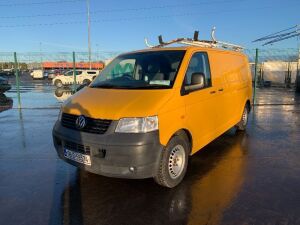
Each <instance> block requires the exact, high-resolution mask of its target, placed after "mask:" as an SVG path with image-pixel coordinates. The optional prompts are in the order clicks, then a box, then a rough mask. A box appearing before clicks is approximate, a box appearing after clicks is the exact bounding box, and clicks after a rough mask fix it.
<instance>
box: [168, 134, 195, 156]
mask: <svg viewBox="0 0 300 225" xmlns="http://www.w3.org/2000/svg"><path fill="white" fill-rule="evenodd" d="M181 135H182V136H185V137H186V139H187V141H188V142H189V147H190V149H189V150H190V153H191V152H192V148H193V137H192V134H191V132H190V131H189V130H188V129H186V128H182V129H180V130H178V131H176V132H175V133H174V134H173V135H172V137H174V136H181ZM172 137H171V138H172ZM171 138H170V140H171Z"/></svg>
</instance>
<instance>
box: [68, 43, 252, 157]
mask: <svg viewBox="0 0 300 225" xmlns="http://www.w3.org/2000/svg"><path fill="white" fill-rule="evenodd" d="M179 49H185V50H186V54H185V56H184V58H183V61H182V63H181V66H180V69H179V71H178V74H177V78H176V80H175V83H174V86H173V88H172V89H161V90H125V89H97V88H89V87H88V88H85V89H83V90H82V91H80V92H78V93H76V94H75V95H74V96H72V97H71V98H70V99H69V100H68V101H67V102H66V103H65V104H64V105H63V112H66V113H71V114H76V115H86V116H88V117H92V118H101V119H112V120H119V119H120V118H124V117H145V116H153V115H157V116H158V118H159V135H160V142H161V144H162V145H167V143H168V141H169V140H170V138H171V137H172V136H173V135H174V134H175V133H176V132H177V131H178V130H181V129H185V130H186V131H188V132H189V133H190V134H191V137H192V142H193V145H192V154H193V153H195V152H197V151H198V150H200V149H201V148H202V147H204V146H205V145H207V144H208V143H210V142H211V141H212V140H214V139H215V138H217V137H218V136H220V135H221V134H223V133H224V132H225V131H227V130H228V129H229V128H231V127H232V126H234V125H235V124H237V123H238V122H239V120H240V119H241V115H242V112H243V109H244V106H245V104H246V102H247V101H251V96H252V81H251V74H250V69H249V66H248V59H247V57H246V56H245V55H244V54H242V53H239V52H233V51H227V50H226V51H225V50H219V49H212V48H199V47H180V48H159V49H150V50H143V51H157V50H159V51H161V50H165V51H168V50H179ZM195 52H207V54H208V57H209V62H210V69H211V78H212V86H211V87H209V88H205V89H202V90H198V91H194V92H191V93H189V94H187V95H184V96H182V95H181V94H180V90H181V87H182V84H183V80H184V77H185V72H186V69H187V67H188V64H189V61H190V59H191V57H192V55H193V54H194V53H195ZM221 89H223V91H219V90H221ZM212 91H214V92H216V93H215V94H211V92H212Z"/></svg>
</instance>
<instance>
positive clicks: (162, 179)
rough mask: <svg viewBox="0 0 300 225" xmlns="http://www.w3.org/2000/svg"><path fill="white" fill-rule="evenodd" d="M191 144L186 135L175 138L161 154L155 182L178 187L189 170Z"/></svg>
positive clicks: (169, 186)
mask: <svg viewBox="0 0 300 225" xmlns="http://www.w3.org/2000/svg"><path fill="white" fill-rule="evenodd" d="M189 152H190V149H189V143H188V140H187V138H186V137H185V136H184V135H179V136H174V137H173V138H172V139H171V140H170V141H169V143H168V144H167V146H166V148H165V149H164V150H163V151H162V153H161V158H160V162H159V167H158V170H157V172H156V175H155V177H154V180H155V181H156V183H158V184H159V185H162V186H165V187H168V188H173V187H175V186H176V185H178V184H179V183H180V182H181V181H182V179H183V178H184V175H185V173H186V170H187V165H188V156H189Z"/></svg>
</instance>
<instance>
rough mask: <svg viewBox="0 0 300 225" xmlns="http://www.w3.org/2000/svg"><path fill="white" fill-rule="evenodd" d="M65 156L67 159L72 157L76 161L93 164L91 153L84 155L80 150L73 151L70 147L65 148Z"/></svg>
mask: <svg viewBox="0 0 300 225" xmlns="http://www.w3.org/2000/svg"><path fill="white" fill-rule="evenodd" d="M64 156H65V157H66V158H67V159H71V160H73V161H75V162H78V163H82V164H85V165H88V166H90V165H91V157H90V156H89V155H84V154H81V153H79V152H73V151H70V150H69V149H64Z"/></svg>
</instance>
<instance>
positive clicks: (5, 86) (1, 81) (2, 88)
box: [0, 77, 11, 93]
mask: <svg viewBox="0 0 300 225" xmlns="http://www.w3.org/2000/svg"><path fill="white" fill-rule="evenodd" d="M10 89H11V85H10V84H9V83H8V80H7V79H5V78H4V77H0V93H4V92H6V91H8V90H10Z"/></svg>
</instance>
